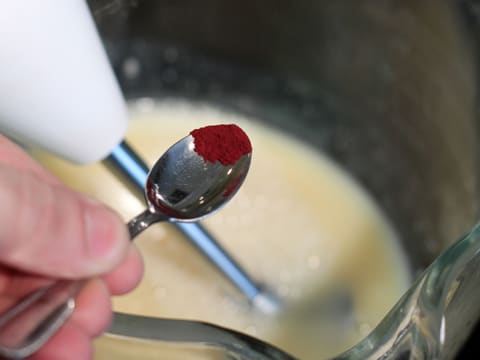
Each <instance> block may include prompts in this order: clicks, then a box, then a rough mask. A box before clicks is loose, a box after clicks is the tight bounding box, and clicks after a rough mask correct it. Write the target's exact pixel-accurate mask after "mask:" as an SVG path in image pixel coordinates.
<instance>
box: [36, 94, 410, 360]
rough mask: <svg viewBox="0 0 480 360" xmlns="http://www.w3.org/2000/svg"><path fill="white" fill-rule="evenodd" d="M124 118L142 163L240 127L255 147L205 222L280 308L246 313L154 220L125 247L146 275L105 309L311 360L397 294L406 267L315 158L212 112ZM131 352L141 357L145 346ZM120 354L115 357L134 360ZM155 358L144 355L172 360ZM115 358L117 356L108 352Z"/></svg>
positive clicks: (138, 109)
mask: <svg viewBox="0 0 480 360" xmlns="http://www.w3.org/2000/svg"><path fill="white" fill-rule="evenodd" d="M130 111H131V118H132V121H131V124H130V129H129V132H128V136H127V140H128V141H129V142H130V144H132V145H133V147H134V148H135V149H136V150H137V151H138V152H139V153H140V154H141V155H142V156H143V157H144V158H145V159H146V160H147V161H148V162H149V163H150V164H151V163H153V162H154V161H155V160H156V159H157V158H158V157H159V156H160V155H161V154H162V153H163V152H164V151H165V150H166V149H167V148H168V147H169V146H170V145H172V144H173V143H174V142H176V141H177V140H179V139H180V138H182V137H184V136H185V135H187V134H188V133H189V132H190V131H191V130H192V129H194V128H198V127H200V126H204V125H207V124H217V123H236V124H238V125H239V126H240V127H242V128H243V129H244V130H245V131H246V133H247V134H248V135H249V137H250V140H251V142H252V146H253V158H252V166H251V169H250V173H249V175H248V177H247V180H246V181H245V184H244V186H243V187H242V188H241V189H240V191H239V192H238V193H237V195H236V196H235V197H234V198H233V200H232V201H231V202H230V203H229V204H228V205H227V206H226V207H224V208H223V209H222V210H220V211H219V212H218V213H216V214H215V215H214V216H212V217H211V218H209V219H207V220H206V221H205V222H204V224H205V226H206V227H207V228H208V229H209V230H210V232H211V233H213V234H214V235H215V236H216V237H217V238H218V239H220V241H221V243H222V244H223V245H224V247H225V248H226V249H228V250H229V251H230V252H231V253H232V254H234V256H235V257H236V258H237V259H238V261H239V262H240V263H241V264H242V265H243V266H244V267H245V268H246V269H247V270H248V272H249V273H251V274H254V275H255V277H256V278H257V279H259V280H261V281H262V282H264V283H266V284H268V285H269V286H270V287H271V288H272V289H273V290H274V291H275V292H276V293H277V294H279V296H281V297H282V298H283V299H284V300H285V301H286V303H287V307H286V309H285V311H284V312H283V313H282V314H280V315H278V316H275V317H269V316H265V315H262V314H258V313H257V312H255V311H252V309H251V308H249V306H248V305H247V304H246V303H245V301H244V300H243V299H242V297H241V296H239V294H238V293H237V290H236V289H235V288H233V287H232V286H231V285H230V284H228V283H227V282H226V281H225V280H224V279H223V277H222V276H221V275H219V274H218V273H217V272H216V270H214V269H212V267H211V265H210V264H209V263H208V262H206V261H205V260H204V259H203V257H202V256H200V255H199V254H198V253H197V252H196V250H195V249H194V248H193V247H192V246H191V245H190V244H189V243H188V241H186V240H185V239H183V238H182V237H181V236H179V234H178V233H177V231H176V230H175V229H174V228H173V226H172V225H170V224H158V225H155V226H153V227H151V228H149V229H148V230H147V231H145V232H144V233H142V234H141V235H140V236H139V237H138V238H137V239H136V240H135V241H136V243H137V244H138V246H139V247H140V249H141V251H142V253H143V255H144V258H145V263H146V274H145V277H144V279H143V281H142V283H141V284H140V286H139V287H138V288H137V289H136V290H135V291H134V292H133V293H131V294H129V295H126V296H122V297H118V298H116V299H115V300H114V307H115V309H117V310H121V311H123V312H130V313H135V314H142V315H148V316H157V317H170V318H182V319H196V320H202V321H208V322H213V323H215V324H219V325H222V326H225V327H229V328H233V329H236V330H240V331H243V332H246V333H249V334H251V335H254V336H257V337H259V338H261V339H264V340H266V341H268V342H270V343H273V344H275V345H277V346H279V347H280V348H282V349H284V350H286V351H288V352H290V353H292V354H293V355H295V356H297V357H299V358H301V359H307V360H308V359H315V360H316V359H319V358H326V357H329V356H332V355H335V354H337V353H339V352H341V351H343V350H345V349H346V348H348V347H350V346H351V345H353V344H355V343H356V342H357V341H358V340H359V339H361V338H362V337H363V336H365V335H366V334H367V333H368V332H369V331H370V330H371V329H372V327H373V326H375V325H376V324H377V323H378V321H379V320H380V319H381V318H382V317H383V316H384V314H385V313H386V311H387V310H388V309H389V308H390V307H391V306H392V305H393V304H394V303H395V302H396V300H398V298H399V297H400V295H401V294H402V293H403V291H404V290H405V289H406V287H407V285H408V283H409V275H408V270H407V266H406V263H405V260H404V257H403V254H402V252H401V250H400V249H399V247H398V244H397V239H396V235H395V233H394V231H393V230H392V228H391V227H390V226H389V224H388V223H387V222H386V221H385V219H384V217H383V216H382V214H381V213H380V212H379V210H378V209H377V208H376V206H375V205H374V203H373V202H372V200H371V199H370V198H369V197H368V195H367V194H366V193H365V192H364V191H363V190H362V189H361V188H360V187H359V186H358V185H357V184H356V183H355V182H354V181H353V180H352V179H351V178H350V177H349V176H348V175H347V174H346V173H345V172H344V171H342V170H341V169H340V168H338V167H336V166H335V165H334V164H333V163H332V162H331V161H330V160H329V159H328V158H326V157H324V156H323V155H322V154H320V153H318V152H316V151H313V150H312V149H310V148H309V147H307V146H306V145H304V144H302V143H301V142H299V141H296V140H293V139H292V138H290V137H289V136H287V135H285V134H282V133H280V132H277V131H275V130H273V129H271V128H267V127H263V126H261V125H259V124H258V122H256V121H255V120H254V119H248V118H245V117H243V116H239V115H238V114H233V113H229V112H224V111H221V110H219V109H217V108H215V107H213V106H211V105H206V104H203V105H202V104H191V103H186V102H183V101H177V100H169V101H162V102H154V101H152V100H149V99H143V100H140V101H137V102H135V103H132V104H131V106H130ZM86 146H88V144H86ZM39 158H40V160H41V161H42V162H44V163H45V164H46V166H47V167H48V168H50V169H51V170H52V171H54V172H55V173H56V174H57V175H58V176H60V177H61V178H62V179H63V180H64V181H65V182H67V183H68V184H70V185H71V186H73V187H75V188H77V189H79V190H81V191H84V192H87V193H89V194H92V195H94V196H96V197H98V198H99V199H101V200H103V201H104V202H106V203H108V204H109V205H110V206H112V207H113V208H115V209H116V210H118V211H119V212H120V213H121V214H122V215H123V216H124V218H125V220H126V221H127V220H129V219H130V218H132V217H133V216H135V215H136V214H138V213H139V212H141V211H142V210H143V209H144V204H143V203H142V202H141V201H139V200H138V199H137V198H135V197H134V196H132V195H131V194H130V193H129V191H127V190H126V189H125V187H124V186H123V185H122V184H120V183H119V182H118V181H117V180H116V179H115V178H114V177H113V176H112V175H111V174H109V173H108V171H106V170H105V168H104V167H103V166H102V165H100V164H96V165H91V166H87V167H75V166H72V165H69V164H66V163H65V162H63V161H61V160H58V159H54V158H52V157H49V156H46V155H45V154H39ZM109 341H110V342H109ZM111 341H113V340H107V339H104V340H100V341H99V342H98V351H97V354H96V359H99V360H103V359H111V358H112V356H113V355H112V354H113V353H111V352H110V353H109V350H108V348H109V346H111V344H113V342H111ZM109 344H110V345H109ZM115 346H117V345H115ZM140 348H144V349H145V354H147V353H148V349H149V346H143V347H140ZM125 349H128V347H127V348H125ZM126 351H127V350H125V351H124V352H121V353H123V354H125V357H124V358H125V359H142V358H143V357H142V355H141V353H139V352H135V356H134V357H132V355H128V356H127V355H126ZM158 351H159V350H158V349H155V350H151V351H150V356H154V355H155V354H156V355H155V356H156V357H145V358H148V359H154V358H158V359H163V358H175V357H174V356H173V355H167V354H164V355H162V354H161V353H158ZM114 358H115V359H120V358H123V357H121V355H120V354H119V351H118V349H117V351H116V352H115V356H114ZM187 358H194V357H193V356H190V357H188V356H187ZM198 358H199V359H204V358H212V359H213V358H215V359H216V358H217V357H213V356H212V357H202V356H199V357H198Z"/></svg>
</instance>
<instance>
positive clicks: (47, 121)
mask: <svg viewBox="0 0 480 360" xmlns="http://www.w3.org/2000/svg"><path fill="white" fill-rule="evenodd" d="M127 119H128V117H127V111H126V106H125V103H124V100H123V97H122V95H121V92H120V89H119V87H118V84H117V82H116V79H115V77H114V75H113V72H112V69H111V67H110V64H109V62H108V59H107V56H106V54H105V51H104V48H103V46H102V43H101V41H100V38H99V36H98V34H97V31H96V28H95V24H94V22H93V19H92V17H91V14H90V11H89V9H88V6H87V4H86V3H85V2H84V1H83V0H42V1H36V0H15V1H4V2H2V9H1V10H0V132H2V133H3V134H6V135H8V136H11V137H13V138H16V139H18V140H20V141H21V142H28V143H30V144H33V145H36V146H40V147H42V148H44V149H47V150H49V151H51V152H53V153H55V154H57V155H60V156H62V157H64V158H66V159H68V160H70V161H73V162H76V163H89V162H93V161H97V160H100V159H102V158H104V157H105V156H107V155H108V154H109V153H110V151H111V150H112V149H113V148H114V147H115V146H116V145H117V144H118V143H119V142H120V141H121V140H122V138H123V136H124V134H125V131H126V127H127Z"/></svg>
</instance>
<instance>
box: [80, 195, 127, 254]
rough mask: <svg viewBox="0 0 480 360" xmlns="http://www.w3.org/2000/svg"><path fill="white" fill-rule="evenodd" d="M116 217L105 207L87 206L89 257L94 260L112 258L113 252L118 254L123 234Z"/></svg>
mask: <svg viewBox="0 0 480 360" xmlns="http://www.w3.org/2000/svg"><path fill="white" fill-rule="evenodd" d="M119 225H120V224H119V221H118V219H117V218H116V216H115V215H114V214H113V213H112V212H111V211H109V210H107V209H105V208H104V207H103V206H99V205H96V204H93V203H88V204H87V209H86V211H85V226H86V228H87V232H86V233H87V242H88V251H89V253H90V254H89V255H90V256H92V257H93V258H105V257H111V256H112V252H113V253H115V252H118V251H115V250H117V247H118V245H119V243H120V240H121V239H120V237H121V233H120V231H119Z"/></svg>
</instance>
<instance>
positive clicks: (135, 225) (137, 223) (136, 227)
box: [127, 209, 168, 240]
mask: <svg viewBox="0 0 480 360" xmlns="http://www.w3.org/2000/svg"><path fill="white" fill-rule="evenodd" d="M167 220H168V218H167V217H166V216H165V217H161V216H159V215H158V214H154V213H152V212H151V211H150V210H148V209H147V210H145V211H144V212H142V213H141V214H138V215H137V216H135V217H134V218H133V219H132V220H130V221H129V222H128V223H127V227H128V231H129V232H130V240H133V239H134V238H135V237H136V236H137V235H138V234H140V233H141V232H142V231H143V230H145V229H146V228H148V227H149V226H150V225H152V224H154V223H156V222H160V221H167Z"/></svg>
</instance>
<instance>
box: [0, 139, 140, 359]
mask: <svg viewBox="0 0 480 360" xmlns="http://www.w3.org/2000/svg"><path fill="white" fill-rule="evenodd" d="M0 204H1V206H0V313H1V312H2V311H3V310H4V309H6V308H8V307H9V306H10V305H11V304H12V303H14V302H15V301H16V300H18V299H19V298H20V297H22V296H24V295H26V294H27V293H29V292H30V291H32V290H33V289H35V288H37V287H39V286H43V285H46V284H48V283H51V282H54V281H56V280H58V279H59V278H62V279H84V278H91V279H92V280H90V281H89V282H88V283H87V285H86V286H85V287H84V288H83V289H82V291H81V292H80V294H79V295H78V297H77V301H76V307H75V310H74V312H73V314H72V316H71V317H70V318H69V319H68V321H67V322H66V323H65V324H64V326H63V327H62V328H61V329H60V330H59V331H58V332H57V333H56V334H55V335H54V337H52V339H50V341H49V342H48V343H47V344H46V345H45V346H44V347H43V348H41V349H40V350H39V351H38V352H37V353H35V354H34V355H33V356H32V357H31V359H32V360H43V359H45V360H47V359H48V360H63V359H68V360H77V359H78V360H86V359H91V357H92V352H93V348H92V340H93V338H94V337H96V336H98V335H100V334H101V333H102V332H103V331H105V330H106V329H107V327H108V325H109V324H110V321H111V315H112V310H111V304H110V297H111V296H112V295H119V294H123V293H125V292H128V291H130V290H131V289H133V288H134V287H135V286H136V285H137V284H138V282H139V281H140V278H141V276H142V273H143V265H142V261H141V257H140V255H139V253H138V251H137V250H136V248H135V247H134V245H132V244H131V242H130V239H129V235H128V232H127V228H126V226H125V224H124V223H123V221H122V220H121V219H120V217H119V216H118V215H117V214H116V213H115V212H113V211H112V210H110V209H108V208H107V207H106V206H104V205H102V204H101V203H99V202H98V201H96V200H93V199H91V198H89V197H87V196H85V195H82V194H79V193H78V192H75V191H73V190H71V189H69V188H68V187H66V186H65V185H63V184H62V183H61V182H60V181H59V180H57V179H56V178H55V177H54V176H53V175H52V174H50V173H49V172H47V171H46V170H45V169H44V168H42V167H41V166H40V165H39V164H38V163H36V162H35V161H34V160H33V159H31V158H30V157H29V156H28V155H27V154H26V153H25V152H23V151H22V150H21V149H20V148H19V147H18V146H16V145H15V144H13V143H12V142H10V141H9V140H7V139H6V138H5V137H3V136H1V135H0Z"/></svg>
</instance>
